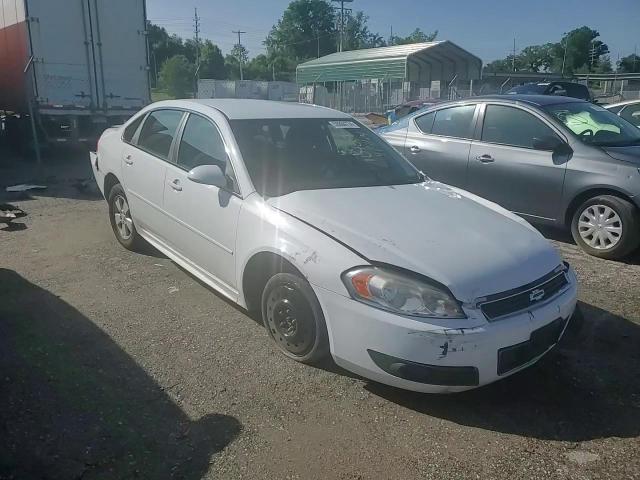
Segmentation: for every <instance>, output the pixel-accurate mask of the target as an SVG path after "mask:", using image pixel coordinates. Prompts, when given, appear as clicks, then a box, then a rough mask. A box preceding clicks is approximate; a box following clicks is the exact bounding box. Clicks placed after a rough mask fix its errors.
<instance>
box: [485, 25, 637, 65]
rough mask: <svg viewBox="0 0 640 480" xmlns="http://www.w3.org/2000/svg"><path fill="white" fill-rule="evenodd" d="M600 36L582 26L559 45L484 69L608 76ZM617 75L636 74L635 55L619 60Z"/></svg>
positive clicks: (607, 57) (526, 51) (535, 48)
mask: <svg viewBox="0 0 640 480" xmlns="http://www.w3.org/2000/svg"><path fill="white" fill-rule="evenodd" d="M599 37H600V33H599V32H598V31H597V30H594V29H592V28H590V27H587V26H583V27H580V28H576V29H574V30H571V31H570V32H567V33H565V34H564V35H563V36H562V39H561V40H560V41H559V42H555V43H553V42H552V43H545V44H543V45H529V46H527V47H525V48H523V49H522V50H521V51H520V53H517V54H515V55H514V54H511V55H507V56H506V57H505V58H502V59H498V60H494V61H493V62H490V63H488V64H487V65H485V67H484V71H485V72H486V73H494V72H495V73H508V72H534V73H535V72H554V73H564V74H565V75H572V74H574V73H611V72H613V71H614V65H613V64H612V61H611V55H610V52H609V47H608V46H607V44H606V43H603V42H602V41H601V40H600V39H599ZM615 68H616V71H618V72H621V73H639V72H640V57H638V55H636V54H635V53H633V54H631V55H628V56H626V57H623V58H621V59H620V60H619V61H618V62H617V64H616V66H615Z"/></svg>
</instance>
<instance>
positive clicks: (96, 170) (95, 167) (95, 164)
mask: <svg viewBox="0 0 640 480" xmlns="http://www.w3.org/2000/svg"><path fill="white" fill-rule="evenodd" d="M89 162H90V163H91V171H93V176H94V178H95V179H96V183H97V184H98V188H99V189H100V193H102V196H103V197H104V173H103V172H102V171H101V170H100V162H99V160H98V154H97V153H96V152H89Z"/></svg>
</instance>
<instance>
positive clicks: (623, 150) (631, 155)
mask: <svg viewBox="0 0 640 480" xmlns="http://www.w3.org/2000/svg"><path fill="white" fill-rule="evenodd" d="M602 149H603V150H604V151H605V152H606V153H607V154H608V155H609V156H610V157H612V158H615V159H616V160H622V161H623V162H629V163H634V164H636V165H639V166H640V145H632V146H630V147H602Z"/></svg>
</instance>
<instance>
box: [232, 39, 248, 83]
mask: <svg viewBox="0 0 640 480" xmlns="http://www.w3.org/2000/svg"><path fill="white" fill-rule="evenodd" d="M232 32H233V33H237V34H238V63H239V64H240V80H244V76H243V74H242V48H241V47H242V42H241V40H240V35H242V34H243V33H247V32H243V31H242V30H232Z"/></svg>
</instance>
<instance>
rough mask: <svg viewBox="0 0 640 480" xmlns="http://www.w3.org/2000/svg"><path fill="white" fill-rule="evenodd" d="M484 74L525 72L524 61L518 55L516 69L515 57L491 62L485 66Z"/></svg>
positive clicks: (510, 56) (511, 56)
mask: <svg viewBox="0 0 640 480" xmlns="http://www.w3.org/2000/svg"><path fill="white" fill-rule="evenodd" d="M483 70H484V72H486V73H509V72H514V71H515V72H517V71H520V70H523V64H522V59H521V58H520V57H519V56H518V55H516V59H515V69H514V61H513V55H508V56H507V58H500V59H498V60H494V61H493V62H489V63H487V64H486V65H485V66H484V69H483Z"/></svg>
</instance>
